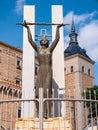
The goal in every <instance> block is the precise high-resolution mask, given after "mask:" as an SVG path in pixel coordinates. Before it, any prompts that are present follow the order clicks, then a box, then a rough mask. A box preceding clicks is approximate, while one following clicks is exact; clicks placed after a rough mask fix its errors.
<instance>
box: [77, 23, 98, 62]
mask: <svg viewBox="0 0 98 130" xmlns="http://www.w3.org/2000/svg"><path fill="white" fill-rule="evenodd" d="M78 41H79V44H80V46H81V47H84V48H85V49H86V50H87V52H88V54H89V56H90V57H91V58H92V59H94V60H95V61H98V56H97V53H98V21H91V22H90V23H89V24H86V25H85V26H83V27H82V28H80V29H79V37H78Z"/></svg>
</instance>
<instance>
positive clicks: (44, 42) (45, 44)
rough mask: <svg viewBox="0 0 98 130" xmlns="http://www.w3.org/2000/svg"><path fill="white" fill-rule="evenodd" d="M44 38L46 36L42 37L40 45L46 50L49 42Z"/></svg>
mask: <svg viewBox="0 0 98 130" xmlns="http://www.w3.org/2000/svg"><path fill="white" fill-rule="evenodd" d="M46 37H47V36H46V35H44V36H43V39H42V40H41V41H40V45H41V46H44V47H46V48H47V47H48V46H49V40H48V39H47V38H46Z"/></svg>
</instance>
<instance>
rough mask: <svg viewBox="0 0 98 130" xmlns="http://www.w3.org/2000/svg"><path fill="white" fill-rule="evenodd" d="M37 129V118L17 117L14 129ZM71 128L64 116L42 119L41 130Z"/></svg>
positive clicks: (68, 129) (69, 129)
mask: <svg viewBox="0 0 98 130" xmlns="http://www.w3.org/2000/svg"><path fill="white" fill-rule="evenodd" d="M28 128H29V129H30V130H39V118H19V119H18V120H17V121H16V124H15V130H22V129H24V130H28ZM65 129H67V130H72V129H71V125H70V122H69V120H66V119H65V118H64V117H55V118H48V119H43V130H65Z"/></svg>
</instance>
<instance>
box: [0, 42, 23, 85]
mask: <svg viewBox="0 0 98 130" xmlns="http://www.w3.org/2000/svg"><path fill="white" fill-rule="evenodd" d="M0 68H2V69H0V79H1V80H8V81H11V82H14V83H16V80H20V82H21V79H22V51H21V50H20V49H17V48H15V47H12V46H10V45H8V44H6V43H3V42H0Z"/></svg>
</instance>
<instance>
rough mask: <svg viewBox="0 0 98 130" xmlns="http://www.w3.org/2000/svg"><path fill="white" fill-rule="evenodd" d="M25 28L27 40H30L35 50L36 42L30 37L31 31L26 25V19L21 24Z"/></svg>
mask: <svg viewBox="0 0 98 130" xmlns="http://www.w3.org/2000/svg"><path fill="white" fill-rule="evenodd" d="M22 25H23V26H24V27H25V28H27V34H28V41H29V42H30V44H31V46H32V47H33V48H34V49H35V51H38V50H37V48H38V47H37V45H36V43H35V42H34V41H33V39H32V35H31V31H30V28H29V26H28V25H27V23H26V21H24V23H23V24H22Z"/></svg>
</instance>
